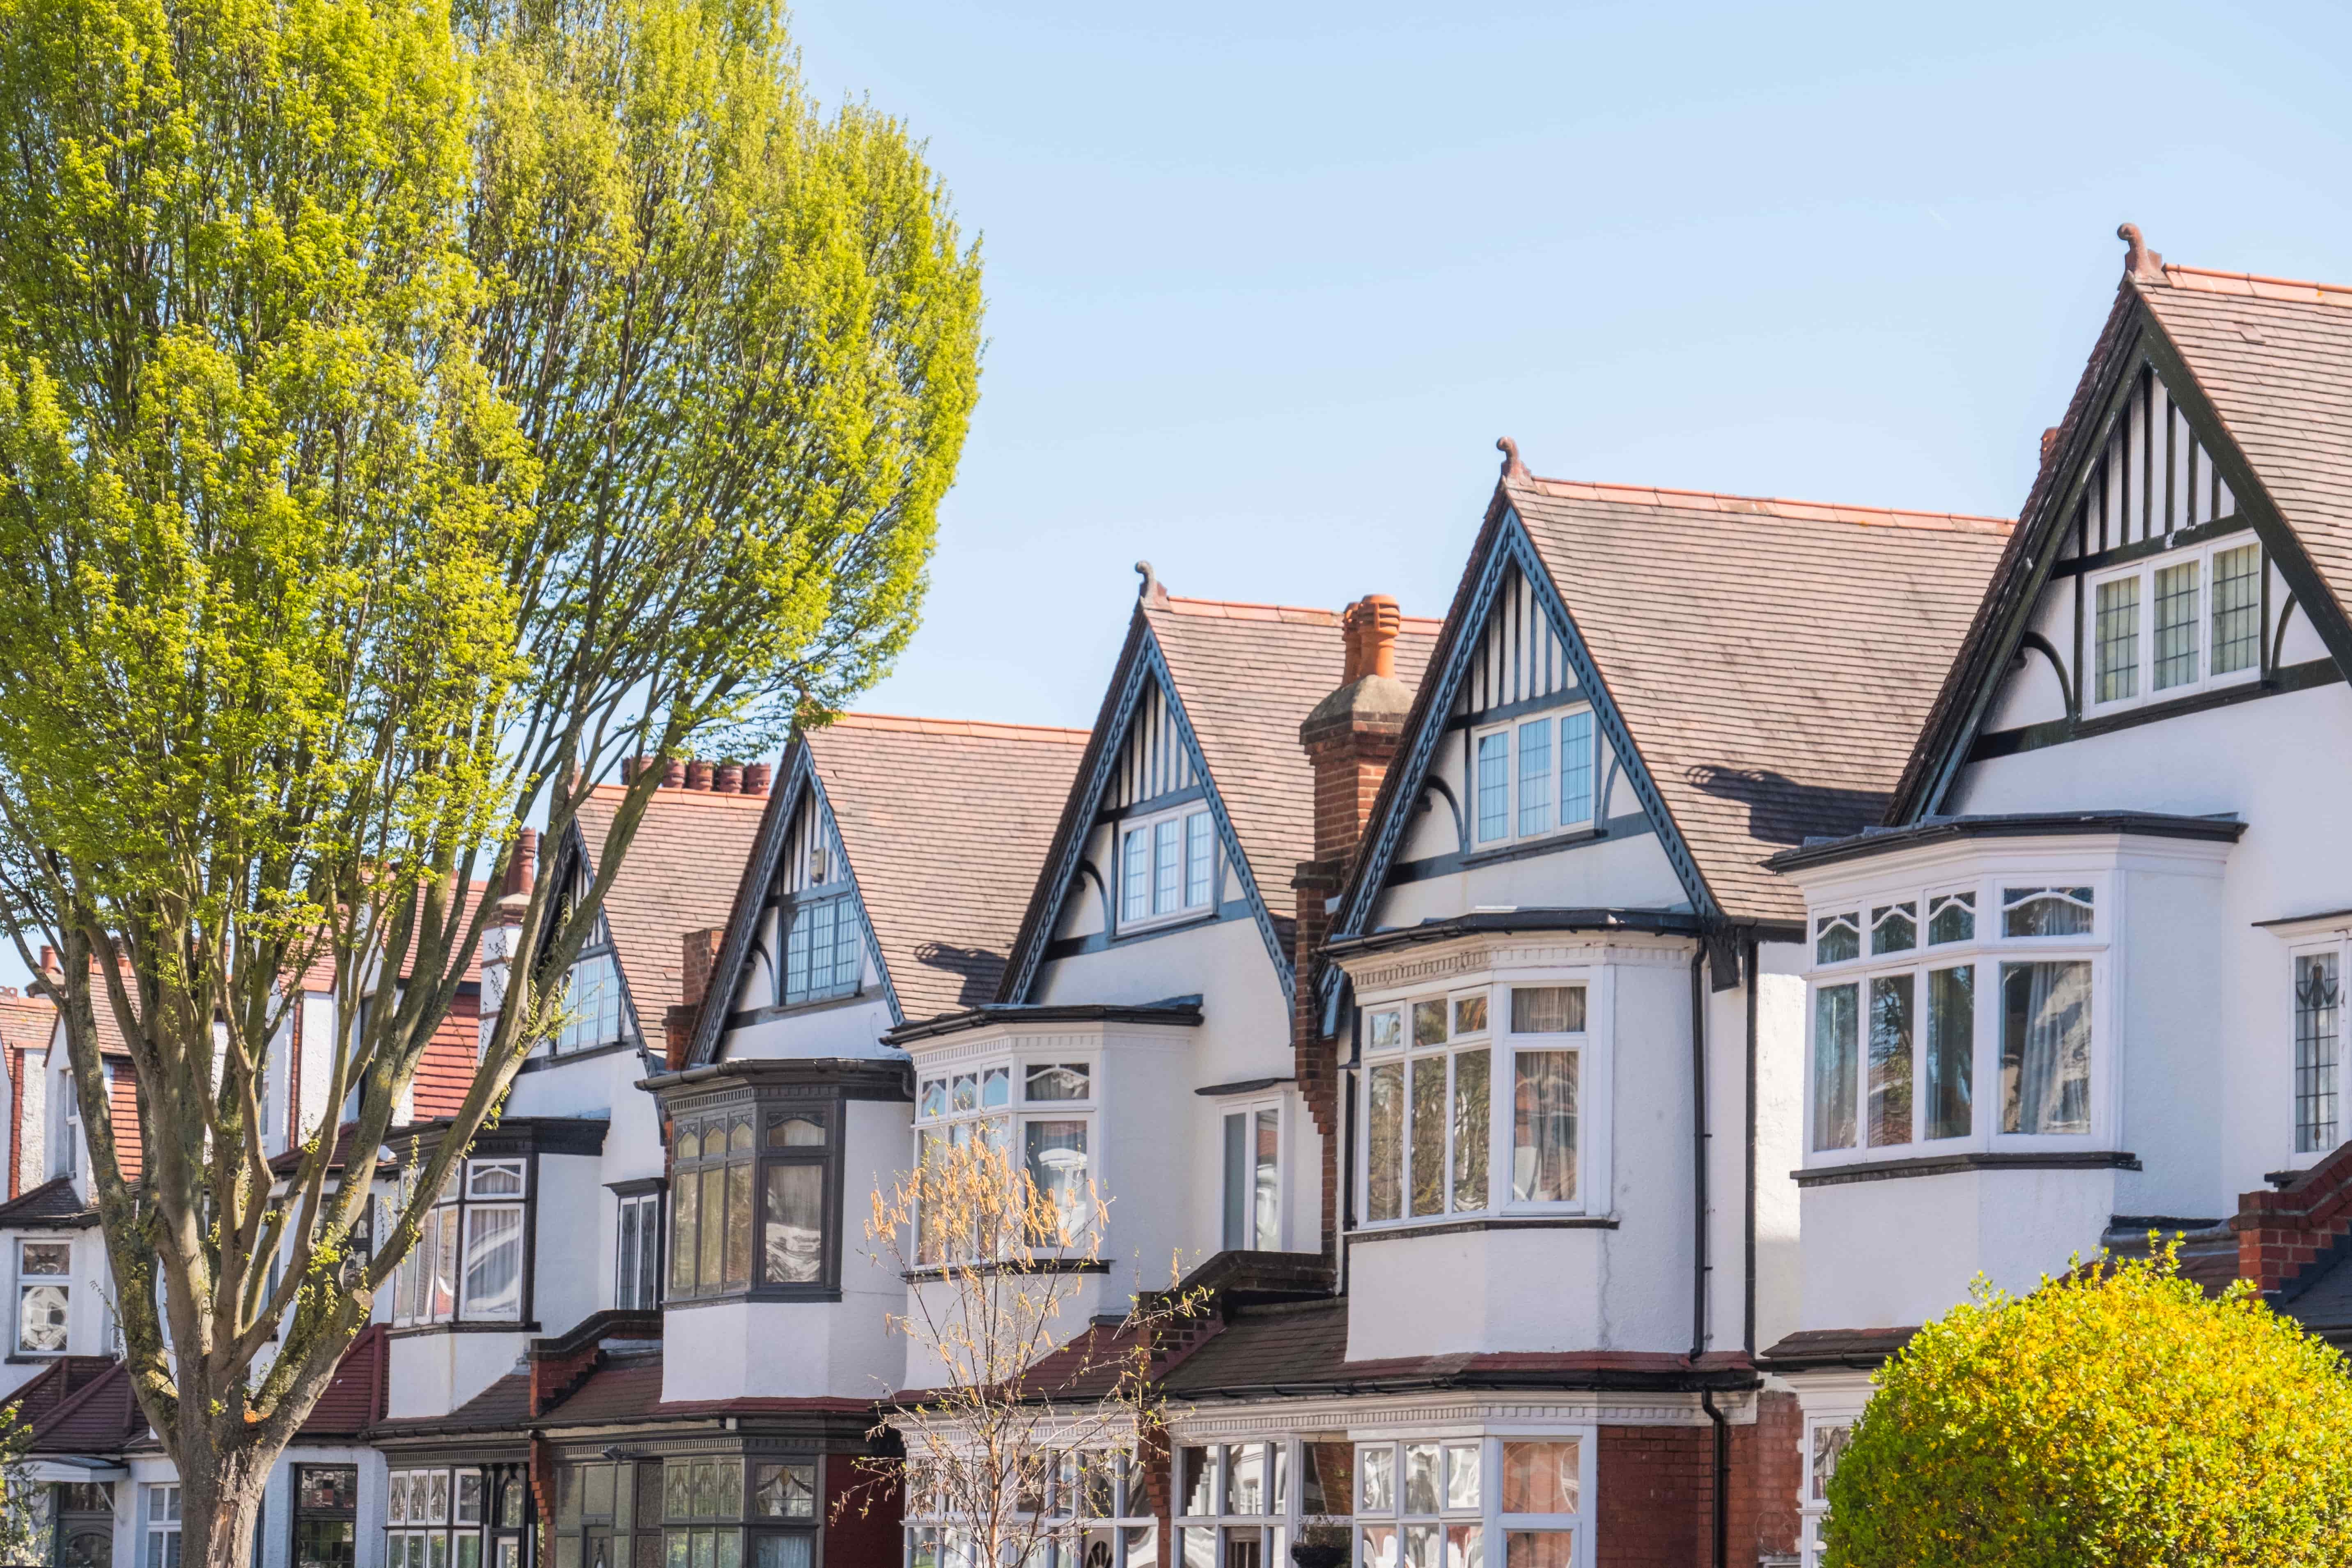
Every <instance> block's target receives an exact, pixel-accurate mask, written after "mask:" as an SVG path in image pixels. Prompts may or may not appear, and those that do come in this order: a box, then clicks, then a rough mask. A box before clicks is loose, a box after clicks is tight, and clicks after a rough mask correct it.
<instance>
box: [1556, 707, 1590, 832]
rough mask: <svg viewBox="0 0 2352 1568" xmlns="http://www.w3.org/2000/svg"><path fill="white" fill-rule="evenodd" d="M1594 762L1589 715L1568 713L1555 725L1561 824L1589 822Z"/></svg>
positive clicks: (1587, 713) (1585, 713)
mask: <svg viewBox="0 0 2352 1568" xmlns="http://www.w3.org/2000/svg"><path fill="white" fill-rule="evenodd" d="M1598 760H1599V759H1598V758H1597V757H1596V756H1595V755H1594V752H1593V745H1592V714H1591V712H1590V711H1589V710H1588V711H1586V712H1582V713H1570V715H1569V716H1568V717H1567V718H1565V719H1562V720H1561V721H1559V819H1560V821H1561V822H1562V823H1563V824H1566V823H1571V822H1590V821H1591V820H1592V795H1593V773H1594V772H1595V767H1596V763H1597V762H1598Z"/></svg>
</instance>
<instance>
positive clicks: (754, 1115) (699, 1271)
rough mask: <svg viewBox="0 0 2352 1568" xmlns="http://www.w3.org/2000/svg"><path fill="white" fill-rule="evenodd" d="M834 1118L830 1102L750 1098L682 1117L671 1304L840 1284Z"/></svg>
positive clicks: (675, 1165)
mask: <svg viewBox="0 0 2352 1568" xmlns="http://www.w3.org/2000/svg"><path fill="white" fill-rule="evenodd" d="M672 1137H673V1140H674V1142H673V1155H672V1176H671V1188H670V1190H671V1193H672V1194H673V1195H672V1198H671V1219H670V1266H669V1297H670V1300H673V1301H677V1300H688V1299H689V1298H694V1297H707V1296H724V1295H740V1294H743V1293H746V1292H750V1291H753V1290H757V1291H760V1292H761V1293H766V1292H769V1291H774V1292H776V1293H779V1294H787V1295H790V1294H803V1293H806V1292H809V1291H812V1290H824V1289H829V1288H830V1287H831V1285H832V1283H833V1274H834V1268H833V1258H832V1255H833V1252H834V1247H833V1245H832V1243H833V1239H834V1238H833V1237H831V1236H830V1235H829V1229H830V1226H829V1223H828V1222H829V1219H830V1216H831V1209H832V1205H831V1204H830V1203H829V1202H828V1199H827V1193H828V1190H829V1187H830V1185H831V1182H830V1178H831V1174H832V1172H833V1170H834V1168H835V1164H836V1163H837V1162H836V1159H835V1155H836V1152H837V1151H836V1147H835V1145H836V1142H837V1139H836V1136H835V1114H834V1110H833V1107H832V1106H831V1105H830V1104H829V1103H827V1102H824V1101H808V1102H803V1103H798V1104H786V1105H778V1104H774V1103H767V1104H762V1103H759V1102H756V1101H749V1100H746V1101H740V1102H739V1103H737V1104H735V1105H732V1106H728V1107H724V1108H719V1107H714V1108H713V1109H712V1110H709V1111H707V1112H705V1113H703V1114H700V1115H696V1116H680V1117H679V1118H678V1119H677V1124H676V1131H674V1132H673V1134H672Z"/></svg>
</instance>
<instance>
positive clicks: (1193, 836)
mask: <svg viewBox="0 0 2352 1568" xmlns="http://www.w3.org/2000/svg"><path fill="white" fill-rule="evenodd" d="M1210 842H1211V841H1210V838H1209V814H1208V813H1207V812H1205V811H1196V812H1194V813H1193V814H1192V816H1188V817H1186V818H1185V819H1184V907H1185V908H1186V909H1188V910H1196V909H1199V908H1200V907H1201V906H1202V905H1203V904H1205V903H1207V902H1208V901H1209V862H1210V861H1211V859H1212V858H1213V857H1212V856H1211V855H1210V853H1209V845H1210Z"/></svg>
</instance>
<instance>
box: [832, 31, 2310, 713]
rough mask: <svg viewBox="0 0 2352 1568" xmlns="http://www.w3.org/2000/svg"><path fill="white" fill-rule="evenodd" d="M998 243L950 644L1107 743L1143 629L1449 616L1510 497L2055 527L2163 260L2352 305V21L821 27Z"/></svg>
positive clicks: (947, 690) (955, 500)
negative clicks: (2303, 281) (1951, 515)
mask: <svg viewBox="0 0 2352 1568" xmlns="http://www.w3.org/2000/svg"><path fill="white" fill-rule="evenodd" d="M794 27H795V33H796V36H797V37H798V39H799V42H800V46H801V48H802V50H803V63H804V68H805V70H806V74H807V77H808V79H809V81H810V84H811V85H812V87H813V88H814V89H815V90H816V91H817V92H818V93H820V94H821V95H822V96H824V98H825V99H827V100H838V99H840V98H841V97H843V96H844V95H845V94H857V95H864V96H866V97H867V98H869V99H870V100H871V101H872V102H873V103H874V104H875V105H876V106H877V108H880V109H883V110H887V111H889V112H892V113H895V114H898V115H899V116H901V117H903V118H904V119H905V120H906V121H907V122H908V125H909V126H910V127H911V128H912V129H913V131H914V132H916V134H918V135H919V136H920V137H923V138H925V139H927V140H928V142H929V149H930V157H931V160H932V162H933V163H934V165H935V166H936V167H937V168H938V169H939V170H940V173H941V174H942V175H943V176H944V177H945V179H946V180H947V182H948V184H949V185H950V188H951V190H952V191H953V193H954V195H955V199H956V204H957V207H958V210H959V212H960V214H961V218H962V221H963V222H964V224H965V226H967V228H968V229H969V230H971V231H973V232H976V233H978V234H980V235H981V236H982V241H983V253H984V255H985V258H986V265H987V273H986V287H987V294H988V302H989V311H988V321H987V331H988V335H989V346H988V353H987V358H986V361H985V367H984V371H983V375H982V401H981V404H980V407H979V411H978V413H977V415H976V416H975V417H974V420H973V424H972V429H971V441H970V444H969V446H968V447H967V448H966V451H965V456H964V460H963V467H962V470H961V477H960V479H959V481H958V483H957V486H956V489H955V490H954V492H953V493H952V495H950V498H949V500H948V501H947V503H946V506H945V508H944V510H943V513H942V522H941V529H940V549H939V553H938V556H937V558H936V560H935V563H934V565H933V569H932V585H931V591H930V596H929V602H928V605H927V607H926V611H925V624H924V626H923V629H922V630H921V632H920V633H919V634H918V636H917V637H916V638H915V640H914V642H913V644H912V645H911V647H909V648H908V651H907V654H906V656H905V657H904V658H902V659H901V661H900V663H899V667H898V672H897V673H896V674H895V675H893V676H892V677H891V678H890V679H888V680H887V682H885V683H884V684H883V685H881V686H880V687H878V688H877V689H875V690H874V691H873V692H872V693H871V694H869V696H868V697H867V698H866V699H865V700H863V701H862V702H861V703H860V704H859V706H861V707H865V708H868V709H873V710H883V711H892V712H908V713H926V714H944V715H961V716H970V717H977V718H988V719H998V720H1012V721H1034V722H1045V723H1065V724H1077V725H1083V724H1086V723H1089V722H1091V721H1092V719H1093V715H1094V710H1095V707H1096V704H1097V702H1098V700H1100V696H1101V690H1102V685H1103V682H1104V680H1105V679H1106V678H1107V676H1108V668H1109V661H1110V659H1111V658H1113V656H1114V655H1115V652H1116V650H1117V647H1118V638H1119V637H1120V635H1121V633H1122V631H1123V630H1124V627H1125V624H1126V616H1127V612H1128V607H1129V604H1130V603H1131V602H1132V595H1133V587H1134V582H1135V579H1134V576H1133V574H1132V573H1131V571H1130V570H1129V568H1130V564H1131V563H1133V562H1134V561H1135V560H1136V559H1137V558H1138V557H1139V556H1140V557H1148V558H1150V560H1151V561H1153V562H1154V563H1157V564H1158V566H1159V568H1160V575H1161V577H1162V578H1163V579H1164V580H1165V581H1166V582H1167V583H1168V584H1169V585H1170V587H1171V589H1172V590H1173V591H1175V592H1177V593H1180V594H1194V595H1206V596H1211V597H1220V598H1241V599H1271V600H1280V601H1285V602H1288V603H1294V604H1312V605H1336V604H1339V603H1341V602H1343V601H1345V600H1346V599H1349V598H1351V597H1353V596H1355V595H1360V594H1364V593H1368V592H1374V591H1380V592H1387V593H1391V594H1394V595H1397V597H1398V598H1399V599H1401V600H1402V602H1403V604H1404V605H1405V607H1406V609H1407V610H1408V611H1411V612H1415V613H1422V614H1438V613H1442V612H1443V610H1444V605H1445V602H1446V600H1447V598H1448V596H1449V595H1450V594H1451V593H1452V590H1453V585H1454V578H1455V575H1456V574H1457V573H1458V572H1459V570H1460V567H1461V563H1462V557H1463V553H1464V551H1465V548H1466V546H1467V544H1468V542H1469V540H1470V537H1471V534H1472V531H1473V530H1474V529H1475V525H1476V522H1477V520H1478V517H1479V514H1480V512H1481V510H1482V509H1483V507H1484V504H1485V501H1486V496H1487V493H1488V490H1489V488H1490V486H1491V484H1492V482H1493V479H1494V473H1495V463H1496V455H1495V452H1494V450H1493V442H1494V438H1495V437H1496V436H1497V435H1502V434H1509V435H1511V436H1514V437H1517V439H1518V442H1519V446H1520V448H1521V450H1522V451H1523V452H1524V454H1525V455H1526V457H1527V459H1528V464H1529V466H1530V467H1531V468H1534V469H1535V470H1536V471H1537V472H1538V473H1541V474H1549V475H1557V476H1560V477H1566V478H1578V479H1609V480H1619V481H1626V482H1633V483H1641V484H1655V485H1664V486H1675V487H1681V488H1687V489H1717V490H1728V491H1737V492H1742V493H1750V494H1765V495H1780V496H1794V497H1802V498H1806V499H1811V500H1840V501H1850V502H1856V503H1866V504H1880V505H1900V506H1908V507H1918V508H1923V509H1935V510H1963V511H1978V512H1993V513H2000V514H2004V515H2005V514H2009V513H2011V512H2013V511H2014V510H2016V508H2017V506H2018V505H2019V504H2020V502H2021V500H2023V498H2024V493H2025V489H2026V487H2027V485H2028V484H2029V483H2030V481H2031V479H2032V468H2033V462H2034V457H2035V448H2036V442H2037V439H2038V437H2039V436H2040V433H2041V431H2042V427H2043V426H2047V425H2051V424H2054V423H2055V422H2056V421H2057V419H2058V417H2059V416H2060V414H2061V413H2062V412H2063V405H2064V402H2065V398H2066V396H2067V395H2068V393H2069V392H2070V391H2071V390H2072V387H2073V384H2074V377H2075V375H2076V374H2077V373H2078V372H2079V370H2080V368H2081V364H2082V361H2083V358H2084V355H2085V354H2086V353H2087V352H2088V350H2089V347H2090V342H2091V338H2092V336H2093V334H2094V333H2095V331H2096V329H2097V326H2098V323H2099V321H2100V320H2101V318H2102V316H2103V315H2104V313H2105V309H2106V306H2107V302H2108V300H2109V299H2110V298H2111V297H2112V293H2113V289H2114V286H2115V282H2116V278H2117V276H2118V275H2119V273H2120V271H2121V268H2122V261H2123V247H2121V246H2120V245H2119V244H2118V243H2117V242H2116V239H2115V237H2114V233H2115V227H2116V224H2117V223H2118V222H2119V221H2121V220H2123V219H2126V218H2128V219H2131V220H2133V221H2135V222H2137V223H2138V224H2139V225H2140V226H2141V227H2142V228H2143V229H2145V230H2146V231H2147V236H2148V238H2149V242H2150V243H2151V244H2152V245H2154V246H2155V247H2157V248H2158V250H2160V251H2162V252H2163V253H2164V254H2165V255H2166V256H2167V257H2168V258H2170V259H2172V260H2175V261H2182V262H2188V263H2190V264H2192V265H2197V266H2205V267H2215V268H2227V269H2231V270H2242V271H2254V272H2267V273H2273V274H2279V275H2284V276H2287V277H2297V278H2312V277H2318V278H2326V279H2337V280H2347V281H2352V202H2347V192H2352V146H2347V142H2352V90H2347V89H2352V82H2347V74H2352V68H2347V62H2352V11H2347V10H2346V9H2344V8H2340V7H2317V6H2304V5H2284V4H2272V5H2263V6H2242V7H2230V6H2224V5H2211V4H2208V5H2163V4H2151V5H2134V6H2130V7H2124V6H2112V7H2102V8H2099V9H2096V10H2094V9H2092V8H2090V7H2070V6H2065V5H2032V6H2005V5H1970V6H1966V7H1934V8H1931V7H1926V6H1900V5H1846V6H1828V5H1778V6H1771V7H1765V6H1724V5H1713V6H1710V5H1696V4H1692V5H1679V6H1671V5H1612V6H1574V5H1554V6H1549V7H1530V6H1521V5H1508V4H1496V3H1492V0H1490V3H1488V4H1486V5H1476V6H1470V5H1453V6H1438V5H1423V6H1413V7H1406V6H1395V5H1378V4H1357V5H1346V6H1338V5H1333V6H1312V7H1310V6H1305V5H1295V6H1284V5H1218V4H1199V5H1189V6H1179V7H1175V8H1172V9H1163V8H1160V7H1142V6H1121V5H1078V4H1063V5H1003V4H973V3H971V0H959V3H950V0H938V3H930V0H855V3H850V0H803V3H802V5H801V7H800V8H799V9H798V10H797V11H796V13H795V16H794Z"/></svg>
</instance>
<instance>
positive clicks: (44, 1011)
mask: <svg viewBox="0 0 2352 1568" xmlns="http://www.w3.org/2000/svg"><path fill="white" fill-rule="evenodd" d="M57 1026H58V1010H57V1008H56V1006H54V1005H52V1004H51V1003H50V1001H49V999H48V998H47V997H46V996H32V995H26V996H17V995H11V994H6V993H5V992H0V1046H5V1047H9V1048H10V1049H14V1050H25V1051H45V1050H47V1049H48V1048H49V1039H50V1037H51V1036H52V1035H54V1034H55V1033H56V1032H57Z"/></svg>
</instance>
